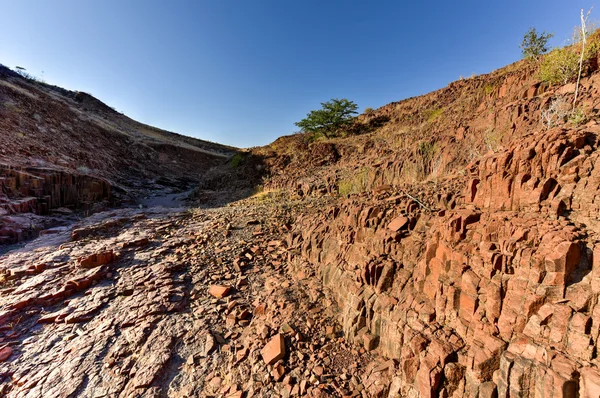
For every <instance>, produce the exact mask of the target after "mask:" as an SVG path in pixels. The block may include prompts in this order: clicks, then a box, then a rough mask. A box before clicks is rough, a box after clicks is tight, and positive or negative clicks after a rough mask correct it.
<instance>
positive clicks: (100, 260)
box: [79, 250, 116, 268]
mask: <svg viewBox="0 0 600 398" xmlns="http://www.w3.org/2000/svg"><path fill="white" fill-rule="evenodd" d="M115 259H116V256H115V254H114V253H113V251H112V250H108V251H105V252H100V253H95V254H92V255H90V256H87V257H81V258H80V259H79V265H80V266H81V267H82V268H96V267H99V266H101V265H104V264H109V263H112V262H113V261H114V260H115Z"/></svg>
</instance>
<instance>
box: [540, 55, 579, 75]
mask: <svg viewBox="0 0 600 398" xmlns="http://www.w3.org/2000/svg"><path fill="white" fill-rule="evenodd" d="M578 72H579V54H577V52H576V51H574V50H573V48H569V47H564V48H557V49H556V50H554V51H552V52H551V53H550V54H548V55H546V56H545V57H544V60H543V61H542V64H541V66H540V75H539V76H540V79H541V80H542V81H544V82H546V83H550V84H567V83H569V82H570V81H572V80H574V79H575V78H577V73H578Z"/></svg>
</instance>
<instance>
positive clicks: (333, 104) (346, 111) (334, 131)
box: [296, 98, 358, 138]
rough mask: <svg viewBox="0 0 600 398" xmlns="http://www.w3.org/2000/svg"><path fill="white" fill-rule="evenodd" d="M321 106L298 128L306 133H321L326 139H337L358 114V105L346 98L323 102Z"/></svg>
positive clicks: (311, 112) (300, 122)
mask: <svg viewBox="0 0 600 398" xmlns="http://www.w3.org/2000/svg"><path fill="white" fill-rule="evenodd" d="M321 106H322V108H321V109H318V110H314V111H310V112H309V113H308V114H307V115H306V117H305V118H304V119H302V120H301V121H299V122H297V123H296V126H298V127H300V128H301V129H302V131H304V132H308V133H320V134H323V135H324V136H325V137H326V138H332V137H337V136H339V135H340V134H341V132H342V130H343V128H344V127H347V126H349V125H350V124H351V123H352V121H353V120H354V115H356V114H357V113H358V112H357V109H358V105H356V104H355V103H354V102H352V101H349V100H348V99H346V98H343V99H332V100H331V101H328V102H322V103H321Z"/></svg>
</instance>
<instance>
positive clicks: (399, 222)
mask: <svg viewBox="0 0 600 398" xmlns="http://www.w3.org/2000/svg"><path fill="white" fill-rule="evenodd" d="M406 225H408V217H405V216H399V217H396V218H394V219H393V220H392V222H390V223H389V224H388V229H390V230H392V231H394V232H396V231H399V230H400V229H402V228H404V227H405V226H406Z"/></svg>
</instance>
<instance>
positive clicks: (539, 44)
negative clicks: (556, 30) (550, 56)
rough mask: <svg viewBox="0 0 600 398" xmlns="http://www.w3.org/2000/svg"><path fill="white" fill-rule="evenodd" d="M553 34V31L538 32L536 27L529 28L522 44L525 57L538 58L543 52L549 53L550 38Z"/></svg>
mask: <svg viewBox="0 0 600 398" xmlns="http://www.w3.org/2000/svg"><path fill="white" fill-rule="evenodd" d="M553 36H554V34H553V33H546V32H542V33H538V32H537V30H536V29H535V28H529V30H528V31H527V33H525V36H524V37H523V42H522V43H521V45H520V47H521V51H522V53H523V58H526V59H538V58H539V57H540V56H541V55H542V54H545V53H547V52H548V40H550V39H551V38H552V37H553Z"/></svg>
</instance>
